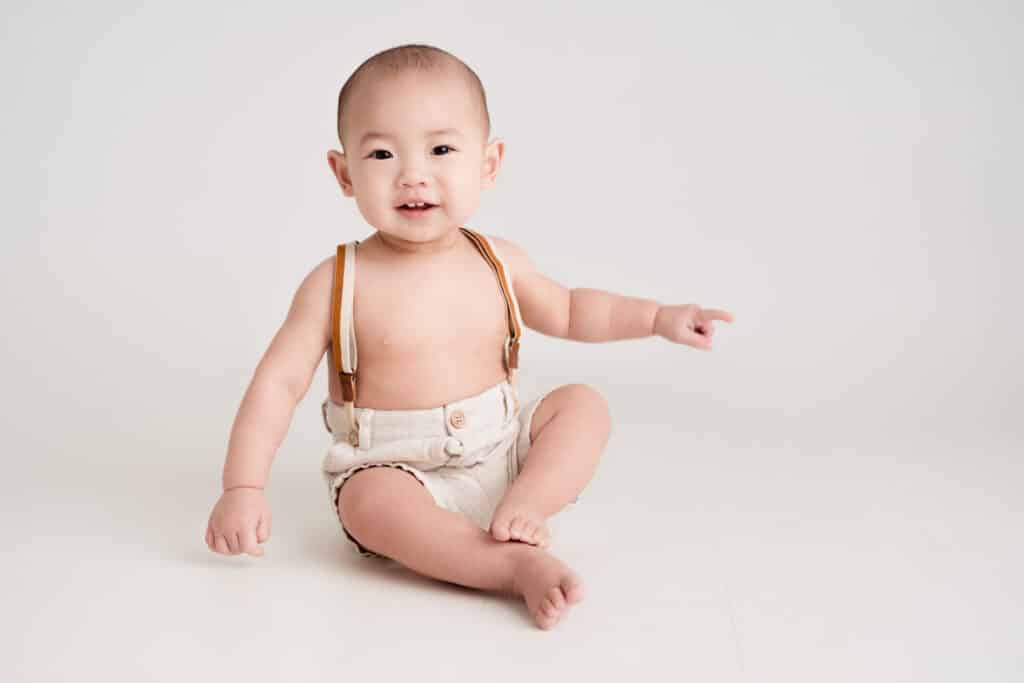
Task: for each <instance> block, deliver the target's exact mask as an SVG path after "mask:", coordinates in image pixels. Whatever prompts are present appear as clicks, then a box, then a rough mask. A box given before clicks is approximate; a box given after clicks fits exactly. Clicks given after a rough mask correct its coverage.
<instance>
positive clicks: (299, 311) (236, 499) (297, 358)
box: [206, 258, 334, 555]
mask: <svg viewBox="0 0 1024 683" xmlns="http://www.w3.org/2000/svg"><path fill="white" fill-rule="evenodd" d="M333 269H334V260H333V258H330V259H327V260H325V261H324V262H323V263H321V264H320V265H319V266H317V267H316V268H314V269H313V271H312V272H310V273H309V275H307V276H306V278H305V279H304V280H303V281H302V284H301V285H299V289H298V291H297V292H296V293H295V297H294V298H293V300H292V305H291V308H290V309H289V311H288V316H287V318H286V319H285V321H284V324H283V325H282V326H281V329H280V330H278V332H277V334H276V335H275V336H274V339H273V340H272V341H271V343H270V347H269V348H268V349H267V351H266V353H264V354H263V358H262V359H261V360H260V362H259V364H258V365H257V366H256V371H255V373H254V376H253V378H252V381H251V382H250V383H249V388H248V389H247V390H246V392H245V396H244V397H243V398H242V404H241V406H240V407H239V408H238V415H237V416H236V417H235V423H234V425H233V426H232V428H231V438H230V439H229V441H228V454H227V460H226V462H225V464H224V472H223V484H224V492H223V494H221V497H220V500H218V501H217V504H216V505H214V507H213V511H212V512H211V513H210V519H209V522H208V523H207V528H206V545H207V546H208V547H209V548H210V550H213V551H215V552H218V553H222V554H227V555H237V554H239V553H248V554H250V555H262V554H263V549H262V548H261V547H260V546H259V545H257V544H258V543H263V542H264V541H266V540H267V538H269V537H270V521H271V519H270V518H271V515H270V508H269V506H268V505H267V501H266V498H265V497H264V495H263V487H264V485H265V484H266V481H267V477H268V475H269V473H270V463H271V461H272V460H273V459H274V455H275V454H276V453H277V449H278V447H280V445H281V442H282V441H283V440H284V437H285V434H286V433H287V432H288V425H289V424H290V423H291V420H292V415H293V414H294V412H295V406H296V405H297V404H298V402H299V401H300V400H301V399H302V397H303V396H304V395H305V393H306V391H307V390H308V389H309V384H310V382H311V381H312V378H313V373H314V372H315V371H316V367H317V365H319V364H320V359H321V358H322V357H323V354H324V351H325V350H326V349H327V346H328V344H329V343H330V300H331V297H330V290H331V283H332V278H333Z"/></svg>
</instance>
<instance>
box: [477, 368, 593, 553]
mask: <svg viewBox="0 0 1024 683" xmlns="http://www.w3.org/2000/svg"><path fill="white" fill-rule="evenodd" d="M610 433H611V417H610V416H609V415H608V404H607V403H606V402H605V400H604V397H602V396H601V394H599V393H597V392H596V391H595V390H593V389H591V388H590V387H587V386H585V385H582V384H569V385H566V386H564V387H559V388H558V389H556V390H555V391H552V392H551V393H550V394H548V395H547V396H546V397H545V398H544V400H542V401H541V402H540V405H539V406H538V407H537V410H536V412H535V413H534V414H533V421H532V424H531V426H530V450H529V453H528V454H527V456H526V460H525V461H524V462H523V469H522V471H521V472H520V473H519V476H518V477H516V480H515V481H514V482H512V485H511V486H510V487H509V490H508V491H507V492H506V493H505V496H504V497H503V498H502V500H501V502H500V503H499V504H498V507H497V508H496V509H495V511H494V517H493V518H492V521H491V535H493V536H494V538H495V539H496V540H499V541H508V540H517V541H524V542H526V543H533V544H536V545H539V546H542V547H543V546H546V545H547V543H548V540H549V537H550V535H549V533H548V530H547V527H545V526H544V520H546V519H547V518H548V517H550V516H551V515H553V514H555V513H556V512H558V511H559V510H561V509H562V508H563V507H565V506H566V505H567V504H568V503H570V502H572V501H574V500H576V498H577V496H579V494H580V492H581V491H582V490H583V487H585V486H586V485H587V482H589V481H590V478H591V477H592V476H593V475H594V470H595V469H597V461H598V458H599V457H600V456H601V451H602V450H603V449H604V446H605V444H606V443H608V436H609V434H610Z"/></svg>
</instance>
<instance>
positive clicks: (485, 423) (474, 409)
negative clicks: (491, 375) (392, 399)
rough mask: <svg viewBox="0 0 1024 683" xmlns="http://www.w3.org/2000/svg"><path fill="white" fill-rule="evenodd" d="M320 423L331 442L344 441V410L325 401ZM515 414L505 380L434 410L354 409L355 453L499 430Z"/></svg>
mask: <svg viewBox="0 0 1024 683" xmlns="http://www.w3.org/2000/svg"><path fill="white" fill-rule="evenodd" d="M322 407H323V413H324V421H325V423H326V426H327V428H328V429H329V430H330V432H331V434H332V436H333V438H334V441H335V442H338V441H348V440H349V434H348V424H347V421H346V419H345V413H344V409H343V408H342V405H341V404H340V403H335V402H334V401H333V400H331V399H330V398H329V397H328V398H327V399H325V400H324V402H323V406H322ZM518 412H519V400H518V397H517V395H516V389H515V387H513V386H512V385H511V384H510V383H509V381H508V380H507V379H505V380H502V381H501V382H499V383H497V384H495V385H494V386H492V387H490V388H489V389H485V390H484V391H482V392H480V393H479V394H476V395H475V396H469V397H467V398H463V399H459V400H457V401H452V402H451V403H447V404H445V405H442V406H437V407H436V408H425V409H419V410H378V409H376V408H358V407H357V408H355V417H356V424H357V425H358V429H359V449H360V450H363V449H369V448H371V447H373V446H374V445H378V446H379V445H381V444H384V443H389V442H392V441H402V440H408V439H424V438H431V437H443V436H455V437H460V436H464V435H468V434H474V433H480V432H491V431H495V430H500V428H501V427H503V426H504V425H506V424H507V423H508V422H509V421H511V420H513V419H515V418H516V417H517V415H518Z"/></svg>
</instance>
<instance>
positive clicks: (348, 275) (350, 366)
mask: <svg viewBox="0 0 1024 683" xmlns="http://www.w3.org/2000/svg"><path fill="white" fill-rule="evenodd" d="M356 244H358V243H357V242H353V243H351V244H349V245H348V249H346V250H345V286H344V288H343V289H342V290H341V320H340V322H339V324H340V325H341V329H340V330H338V333H339V335H340V336H339V337H338V339H340V340H341V369H342V370H343V371H345V372H355V371H356V368H357V367H358V366H359V358H358V352H357V349H356V330H355V326H354V325H353V324H352V308H353V301H354V296H355V290H356V249H355V246H356Z"/></svg>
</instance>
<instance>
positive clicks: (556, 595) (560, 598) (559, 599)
mask: <svg viewBox="0 0 1024 683" xmlns="http://www.w3.org/2000/svg"><path fill="white" fill-rule="evenodd" d="M544 601H545V602H550V603H551V606H552V607H554V608H555V610H557V611H558V612H561V611H562V610H563V609H565V604H566V603H565V595H564V594H563V593H562V589H561V587H559V586H554V587H553V588H551V590H549V591H548V592H547V595H546V596H545V598H544Z"/></svg>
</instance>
